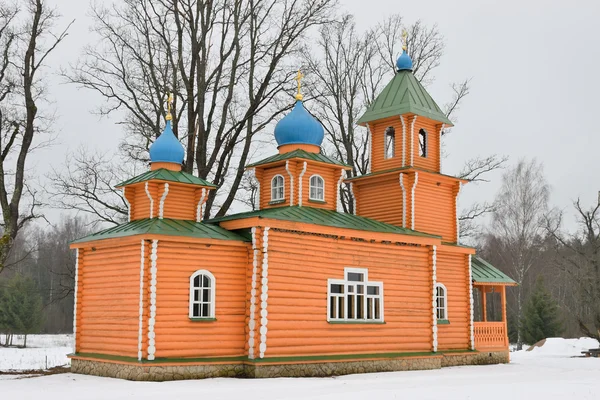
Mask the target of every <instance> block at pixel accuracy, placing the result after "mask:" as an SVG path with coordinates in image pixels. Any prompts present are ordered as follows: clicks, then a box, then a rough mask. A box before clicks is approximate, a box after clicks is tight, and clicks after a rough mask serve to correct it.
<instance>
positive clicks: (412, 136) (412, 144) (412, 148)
mask: <svg viewBox="0 0 600 400" xmlns="http://www.w3.org/2000/svg"><path fill="white" fill-rule="evenodd" d="M415 122H417V116H416V115H415V116H414V117H413V120H412V123H411V124H410V165H411V166H412V165H414V164H413V162H414V158H415Z"/></svg>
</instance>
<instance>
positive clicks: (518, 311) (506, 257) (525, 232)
mask: <svg viewBox="0 0 600 400" xmlns="http://www.w3.org/2000/svg"><path fill="white" fill-rule="evenodd" d="M549 193H550V189H549V186H548V183H547V182H546V178H545V177H544V171H543V166H542V165H541V164H539V163H538V162H537V161H536V160H535V159H534V160H531V161H526V160H521V161H519V162H518V163H517V165H516V166H514V167H513V168H511V169H510V170H508V171H507V172H505V173H504V175H503V177H502V186H501V188H500V191H499V192H498V194H497V196H496V200H495V204H494V207H495V209H494V212H493V219H492V224H491V231H490V235H492V236H493V237H494V238H495V240H496V246H495V247H494V249H495V251H496V256H497V257H498V259H500V260H501V262H502V268H503V269H504V270H505V271H507V272H508V273H509V274H510V275H511V276H512V277H513V278H514V279H515V281H516V282H517V283H518V284H519V285H518V286H517V287H516V288H515V289H514V290H513V291H512V293H514V295H515V296H516V299H515V302H514V304H515V310H513V314H514V315H515V316H516V318H517V320H518V321H519V323H518V325H519V326H518V338H517V345H518V348H519V349H521V348H522V346H523V340H522V332H521V324H520V321H521V319H522V315H523V303H524V293H525V290H526V288H525V287H524V285H523V283H524V282H525V279H526V278H527V277H528V274H529V272H530V270H531V267H532V266H533V265H534V263H535V260H536V258H537V257H539V255H540V253H541V252H542V249H543V243H544V240H543V238H544V233H545V230H544V218H545V214H546V212H547V210H548V198H549Z"/></svg>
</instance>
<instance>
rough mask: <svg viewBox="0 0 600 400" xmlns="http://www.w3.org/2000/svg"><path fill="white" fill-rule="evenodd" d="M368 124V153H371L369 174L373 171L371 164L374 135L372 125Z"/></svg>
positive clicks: (368, 164)
mask: <svg viewBox="0 0 600 400" xmlns="http://www.w3.org/2000/svg"><path fill="white" fill-rule="evenodd" d="M366 125H367V146H368V147H367V154H368V155H369V161H368V162H367V174H369V173H371V165H372V164H373V135H372V134H371V126H370V125H369V123H367V124H366Z"/></svg>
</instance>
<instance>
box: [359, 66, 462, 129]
mask: <svg viewBox="0 0 600 400" xmlns="http://www.w3.org/2000/svg"><path fill="white" fill-rule="evenodd" d="M403 114H415V115H420V116H423V117H426V118H429V119H432V120H434V121H438V122H441V123H444V124H446V125H447V126H453V124H452V122H451V121H450V120H449V119H448V117H446V114H444V112H443V111H442V109H441V108H440V107H439V106H438V105H437V103H436V102H435V101H434V100H433V98H432V97H431V96H430V95H429V93H427V90H425V88H424V87H423V85H421V83H420V82H419V81H418V79H417V78H416V77H415V76H414V75H413V73H412V72H411V71H398V72H397V73H396V75H395V76H394V78H393V79H392V80H391V81H390V83H388V84H387V86H386V87H385V88H384V89H383V91H382V92H381V93H380V94H379V95H378V96H377V97H376V98H375V101H373V103H371V105H370V106H369V108H367V111H366V112H365V113H364V114H363V116H362V117H360V118H359V120H358V124H360V125H364V124H366V123H368V122H371V121H376V120H379V119H384V118H389V117H394V116H400V115H403Z"/></svg>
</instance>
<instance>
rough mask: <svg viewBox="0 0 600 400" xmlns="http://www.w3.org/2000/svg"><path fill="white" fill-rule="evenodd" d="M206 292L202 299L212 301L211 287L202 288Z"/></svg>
mask: <svg viewBox="0 0 600 400" xmlns="http://www.w3.org/2000/svg"><path fill="white" fill-rule="evenodd" d="M202 291H203V292H204V294H203V296H202V301H210V289H202Z"/></svg>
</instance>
